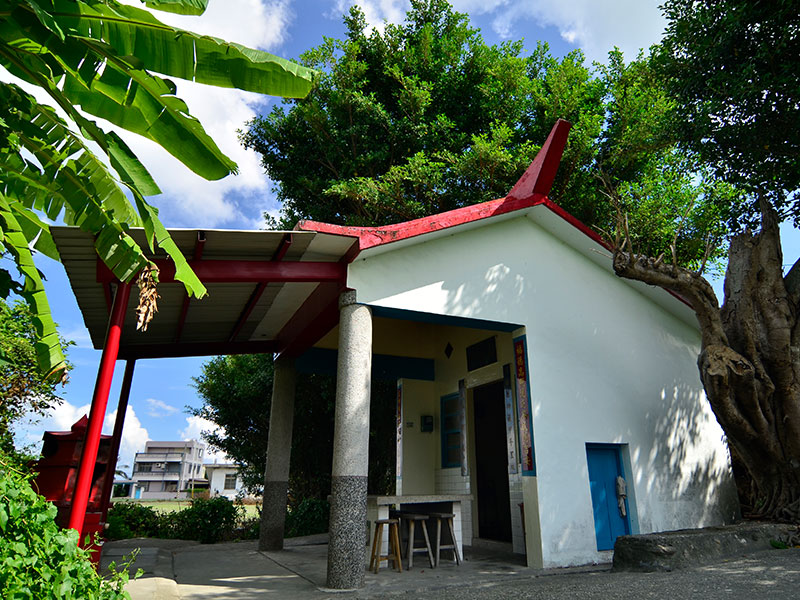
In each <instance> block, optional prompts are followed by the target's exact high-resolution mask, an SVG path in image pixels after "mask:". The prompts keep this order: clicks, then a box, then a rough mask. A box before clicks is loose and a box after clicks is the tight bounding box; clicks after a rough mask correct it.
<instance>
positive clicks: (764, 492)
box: [614, 202, 800, 522]
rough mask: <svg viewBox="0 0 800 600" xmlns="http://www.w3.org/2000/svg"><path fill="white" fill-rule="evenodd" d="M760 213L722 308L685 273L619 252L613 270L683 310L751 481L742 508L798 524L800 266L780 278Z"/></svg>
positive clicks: (776, 252)
mask: <svg viewBox="0 0 800 600" xmlns="http://www.w3.org/2000/svg"><path fill="white" fill-rule="evenodd" d="M761 210H762V226H761V230H760V231H759V232H758V233H755V234H753V233H749V232H747V233H743V234H741V235H738V236H736V237H734V238H733V239H732V240H731V245H730V251H729V262H728V270H727V273H726V275H725V300H724V303H723V306H722V308H719V306H718V303H717V299H716V296H715V295H714V292H713V290H712V289H711V285H710V284H709V283H708V282H707V281H706V280H705V279H704V278H703V277H701V276H700V275H699V274H697V273H695V272H693V271H690V270H688V269H684V268H681V267H675V266H673V265H669V264H664V263H662V262H661V261H658V260H654V259H652V258H649V257H644V256H638V255H635V254H632V253H627V252H624V251H623V249H622V247H618V248H617V249H615V251H614V270H615V271H616V273H617V274H618V275H619V276H621V277H626V278H629V279H636V280H639V281H643V282H645V283H649V284H652V285H660V286H662V287H665V288H668V289H671V290H673V291H674V292H676V293H677V294H679V295H681V296H682V297H683V298H685V299H686V300H687V301H688V302H689V303H690V305H691V306H692V308H693V309H694V311H695V313H696V315H697V319H698V322H699V323H700V329H701V334H702V342H701V351H700V356H699V358H698V363H697V364H698V367H699V369H700V378H701V380H702V382H703V386H704V388H705V392H706V396H707V398H708V400H709V402H710V404H711V408H712V409H713V411H714V414H715V415H716V417H717V420H718V421H719V424H720V425H721V426H722V429H723V430H724V431H725V434H726V436H727V439H728V443H729V445H730V447H731V451H732V454H733V455H734V456H735V458H736V460H737V461H740V464H741V466H743V468H744V471H746V473H747V475H748V476H749V479H750V481H749V483H750V485H749V486H747V488H749V490H748V491H749V493H750V498H747V499H745V498H742V500H743V504H744V505H745V506H744V508H746V509H747V512H749V514H750V515H752V516H757V517H760V518H767V519H773V520H778V521H791V522H800V337H799V336H800V329H799V328H798V318H797V312H798V301H799V300H800V292H799V290H800V266H798V265H795V267H794V268H793V269H792V270H791V271H790V272H789V274H788V275H786V276H785V277H784V275H783V268H782V267H783V256H782V252H781V246H780V232H779V228H778V218H777V215H776V213H775V211H774V210H773V209H772V208H771V206H769V205H768V204H767V203H766V202H762V204H761ZM799 264H800V261H799ZM739 483H740V484H741V481H740V482H739ZM739 489H740V490H742V486H741V485H740V486H739ZM748 505H749V506H748Z"/></svg>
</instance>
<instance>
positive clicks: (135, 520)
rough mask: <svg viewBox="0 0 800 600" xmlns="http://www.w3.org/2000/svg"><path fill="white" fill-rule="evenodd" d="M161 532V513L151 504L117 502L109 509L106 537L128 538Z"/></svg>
mask: <svg viewBox="0 0 800 600" xmlns="http://www.w3.org/2000/svg"><path fill="white" fill-rule="evenodd" d="M158 534H159V515H158V513H156V511H155V510H153V509H152V508H151V507H149V506H143V505H142V504H138V503H136V502H115V503H114V504H113V505H112V507H111V509H110V510H109V511H108V529H107V530H106V532H105V536H106V538H108V539H110V540H126V539H129V538H135V537H151V536H156V535H158Z"/></svg>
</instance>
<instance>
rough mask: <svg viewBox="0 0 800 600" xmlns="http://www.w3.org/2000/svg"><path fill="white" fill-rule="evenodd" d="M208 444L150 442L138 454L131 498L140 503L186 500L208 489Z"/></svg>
mask: <svg viewBox="0 0 800 600" xmlns="http://www.w3.org/2000/svg"><path fill="white" fill-rule="evenodd" d="M204 451H205V446H204V444H201V443H200V442H198V441H196V440H188V441H183V442H152V441H151V442H147V443H145V446H144V452H137V453H136V457H135V459H134V467H133V475H132V476H131V480H132V481H133V485H132V486H131V497H132V498H137V499H140V500H167V499H171V498H186V497H190V496H191V495H192V492H193V491H194V490H195V489H203V488H207V487H208V481H207V480H206V479H205V477H204V473H203V454H204Z"/></svg>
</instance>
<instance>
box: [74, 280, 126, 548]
mask: <svg viewBox="0 0 800 600" xmlns="http://www.w3.org/2000/svg"><path fill="white" fill-rule="evenodd" d="M130 293H131V284H130V283H120V284H119V285H118V287H117V293H116V294H115V295H114V306H113V307H112V308H111V318H110V320H109V323H108V330H107V331H106V343H105V344H104V345H103V355H102V357H101V359H100V368H99V369H98V371H97V382H96V383H95V386H94V396H92V409H91V411H90V412H89V424H88V426H87V427H86V440H85V441H84V443H83V453H82V454H81V463H80V466H79V467H78V477H77V480H76V482H75V492H74V493H73V496H72V510H71V512H70V515H69V527H71V528H72V529H75V530H77V531H78V533H79V534H82V533H83V521H84V518H85V517H86V507H87V505H88V504H89V493H90V491H91V487H92V475H93V473H94V467H95V463H96V462H97V450H98V448H99V447H100V432H101V431H102V429H103V419H104V417H105V414H106V405H107V404H108V393H109V392H110V391H111V380H112V379H113V377H114V364H115V363H116V361H117V355H118V354H119V340H120V337H121V335H122V322H123V320H124V319H125V310H126V309H127V308H128V297H129V296H130Z"/></svg>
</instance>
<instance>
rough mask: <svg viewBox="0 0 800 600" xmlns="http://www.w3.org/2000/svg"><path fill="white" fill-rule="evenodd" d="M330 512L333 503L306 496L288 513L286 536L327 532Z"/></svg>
mask: <svg viewBox="0 0 800 600" xmlns="http://www.w3.org/2000/svg"><path fill="white" fill-rule="evenodd" d="M330 512H331V505H330V504H329V503H328V502H327V501H326V500H320V499H318V498H304V499H303V500H302V502H300V504H298V505H297V506H296V507H294V508H292V509H289V510H288V511H287V513H286V537H298V536H301V535H313V534H315V533H325V532H326V531H328V517H329V516H330Z"/></svg>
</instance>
